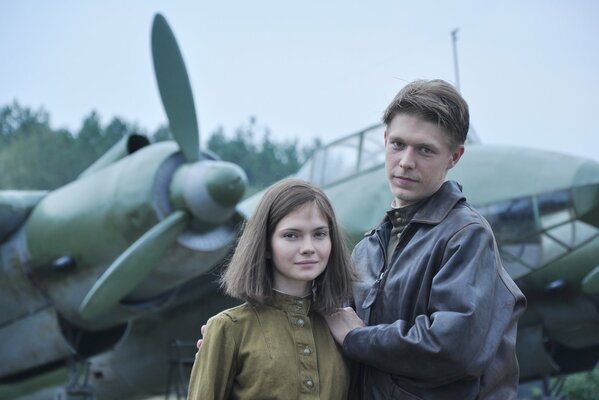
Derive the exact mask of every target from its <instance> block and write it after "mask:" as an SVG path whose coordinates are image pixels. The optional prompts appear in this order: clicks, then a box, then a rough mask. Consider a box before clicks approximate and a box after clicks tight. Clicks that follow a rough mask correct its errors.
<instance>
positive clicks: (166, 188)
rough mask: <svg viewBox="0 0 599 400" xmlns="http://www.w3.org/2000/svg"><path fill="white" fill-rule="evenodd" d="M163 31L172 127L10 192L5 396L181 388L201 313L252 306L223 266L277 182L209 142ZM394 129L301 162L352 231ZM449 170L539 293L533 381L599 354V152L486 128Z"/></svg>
mask: <svg viewBox="0 0 599 400" xmlns="http://www.w3.org/2000/svg"><path fill="white" fill-rule="evenodd" d="M151 41H152V54H153V62H154V69H155V73H156V79H157V83H158V88H159V92H160V96H161V99H162V102H163V105H164V108H165V111H166V114H167V118H168V121H169V125H170V128H171V131H172V133H173V136H174V138H175V140H174V141H169V142H161V143H154V144H151V143H150V142H149V140H148V139H147V138H145V137H143V136H139V135H131V136H127V137H124V138H123V139H122V140H121V141H120V142H118V143H117V144H115V145H114V146H113V147H112V148H111V149H110V150H109V151H108V152H107V153H106V154H105V155H104V156H102V157H101V158H100V159H99V160H97V161H96V162H95V163H94V164H92V165H91V166H90V167H89V168H88V169H87V170H85V171H84V172H83V173H82V174H81V175H80V176H79V177H78V179H76V180H75V181H73V182H71V183H70V184H68V185H66V186H64V187H62V188H60V189H58V190H55V191H51V192H45V191H26V192H22V191H0V310H1V312H0V354H1V362H0V399H21V400H25V399H27V400H35V399H49V398H50V399H92V398H93V399H124V398H127V399H136V398H144V397H148V396H151V395H160V394H162V395H164V394H165V393H168V392H169V391H170V392H174V394H176V395H177V398H183V396H184V393H185V389H186V378H187V375H188V374H189V366H190V365H191V363H192V362H193V355H194V353H195V345H194V343H195V340H196V339H197V338H198V336H199V327H200V325H201V324H202V323H203V322H205V321H206V320H207V319H208V318H209V317H210V316H212V315H214V314H215V313H217V312H218V311H220V310H222V309H224V308H227V307H230V306H232V305H234V304H236V303H237V302H236V301H235V300H233V299H230V298H227V297H225V296H224V295H223V294H222V293H220V291H219V288H218V285H217V283H216V279H217V273H218V270H219V267H221V266H222V265H223V264H224V263H225V262H226V259H227V257H228V256H229V255H230V252H231V251H232V248H233V246H234V243H235V239H236V237H237V235H238V234H239V230H240V229H241V226H242V222H243V221H244V220H245V219H246V218H248V217H249V216H250V215H251V214H252V211H253V209H254V207H255V205H256V203H257V201H258V200H259V198H260V196H261V193H257V194H256V195H254V196H252V197H249V198H247V199H245V200H243V201H241V199H242V197H243V193H244V190H245V187H246V184H247V179H246V176H245V174H244V172H243V171H242V170H241V169H240V168H239V167H238V166H236V165H234V164H232V163H227V162H223V161H220V160H218V159H217V158H216V157H214V155H212V154H210V153H209V152H206V151H201V150H200V146H199V132H198V124H197V117H196V113H195V108H194V102H193V95H192V92H191V87H190V85H189V79H188V76H187V72H186V69H185V65H184V63H183V58H182V56H181V53H180V51H179V48H178V45H177V43H176V40H175V37H174V35H173V33H172V31H171V29H170V27H169V26H168V24H167V22H166V20H165V19H164V17H163V16H161V15H159V14H158V15H156V16H155V18H154V21H153V26H152V35H151ZM383 131H384V127H383V126H382V125H374V126H371V127H369V128H367V129H364V130H361V131H359V132H356V133H354V134H352V135H349V136H347V137H344V138H342V139H339V140H337V141H335V142H333V143H330V144H329V145H327V146H324V147H322V148H320V149H318V150H317V151H316V152H315V153H314V155H313V156H312V157H311V158H310V159H309V160H308V161H307V162H306V163H305V164H304V165H303V167H302V168H301V169H300V171H299V172H298V173H297V175H296V176H297V177H299V178H303V179H306V180H310V181H312V182H314V183H316V184H318V185H320V186H321V187H322V188H323V189H324V190H325V192H326V193H327V195H328V196H329V197H330V199H331V200H332V203H333V205H334V207H335V209H336V212H337V215H338V216H339V218H340V222H341V225H342V226H343V228H344V230H345V233H346V235H347V240H348V242H349V243H350V244H352V245H353V244H355V243H356V242H357V241H358V240H359V239H360V238H361V237H362V234H363V232H365V231H367V230H369V229H371V228H372V227H373V226H374V225H375V224H376V223H377V221H378V220H379V219H380V217H381V215H383V212H384V211H385V210H386V209H387V208H388V206H389V204H390V202H391V194H390V192H389V190H388V188H387V183H386V180H385V176H384V173H383V169H384V166H383V163H384V143H383ZM449 179H455V180H457V181H459V182H460V183H461V184H463V186H464V192H465V194H466V196H467V198H468V200H469V201H470V203H471V204H473V205H474V206H476V207H477V208H478V209H479V210H480V211H481V212H482V213H483V214H484V215H485V217H486V218H487V219H488V220H489V222H490V223H491V225H492V227H493V229H494V232H495V234H496V237H497V241H498V245H499V249H500V252H501V257H502V260H503V262H504V265H505V267H506V269H507V270H508V272H509V273H510V274H511V276H512V277H513V278H514V279H515V281H516V282H517V283H518V285H519V286H520V288H521V289H522V290H523V291H524V293H525V294H526V296H527V298H528V300H529V308H528V310H527V312H526V314H525V315H524V317H523V318H522V320H521V323H520V326H519V331H518V346H517V350H518V357H519V361H520V366H521V379H522V380H523V381H526V380H532V379H539V378H545V377H549V376H552V375H558V374H567V373H570V372H575V371H581V370H586V369H590V368H592V367H594V366H595V364H596V363H597V360H598V359H599V335H598V334H597V332H598V331H599V312H598V306H599V163H597V162H594V161H591V160H586V159H580V158H577V157H572V156H566V155H562V154H556V153H552V152H547V151H540V150H535V149H525V148H519V147H499V146H489V145H483V144H481V143H480V142H479V141H478V140H476V137H475V135H472V138H471V139H470V141H469V143H467V150H466V152H465V154H464V156H463V157H462V160H461V161H460V163H459V164H458V166H457V167H456V168H454V169H453V170H452V171H451V173H450V176H449ZM360 187H368V189H369V190H367V191H366V190H356V188H360ZM186 344H189V345H188V346H186Z"/></svg>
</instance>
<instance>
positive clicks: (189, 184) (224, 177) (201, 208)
mask: <svg viewBox="0 0 599 400" xmlns="http://www.w3.org/2000/svg"><path fill="white" fill-rule="evenodd" d="M246 187H247V177H246V174H245V172H244V171H243V170H242V169H241V168H240V167H239V166H237V165H235V164H232V163H229V162H225V161H211V160H203V161H199V162H196V163H193V164H191V165H184V166H182V167H181V168H180V169H179V171H177V172H176V173H175V176H174V177H173V182H172V184H171V201H172V203H173V205H175V207H184V208H185V209H187V210H188V211H190V212H191V214H193V216H194V217H195V218H197V219H198V220H200V221H202V222H207V223H209V224H220V223H223V222H225V221H227V220H228V219H229V218H230V217H231V216H232V215H233V213H234V212H235V206H236V205H237V203H238V202H239V200H241V198H242V197H243V194H244V193H245V189H246Z"/></svg>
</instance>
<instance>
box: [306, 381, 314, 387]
mask: <svg viewBox="0 0 599 400" xmlns="http://www.w3.org/2000/svg"><path fill="white" fill-rule="evenodd" d="M306 386H308V387H309V388H311V387H313V386H314V382H312V379H308V380H307V381H306Z"/></svg>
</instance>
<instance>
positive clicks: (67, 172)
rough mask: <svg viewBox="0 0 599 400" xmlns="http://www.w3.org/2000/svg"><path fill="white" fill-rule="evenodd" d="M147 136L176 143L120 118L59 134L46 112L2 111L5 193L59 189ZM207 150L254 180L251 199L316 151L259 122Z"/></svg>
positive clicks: (93, 119)
mask: <svg viewBox="0 0 599 400" xmlns="http://www.w3.org/2000/svg"><path fill="white" fill-rule="evenodd" d="M129 134H141V135H145V136H147V137H148V138H149V139H150V141H151V142H157V141H162V140H170V139H172V135H171V132H170V130H169V128H168V126H166V125H165V126H161V127H159V128H158V129H156V131H154V132H148V131H147V130H146V129H144V128H143V127H140V126H138V125H136V124H132V123H130V122H127V121H125V120H123V119H121V118H118V117H114V118H112V120H110V122H109V123H107V124H105V125H103V124H102V123H101V121H100V117H99V115H98V114H97V113H96V112H94V111H92V112H90V114H89V115H87V116H86V117H85V118H84V119H83V121H82V124H81V127H80V128H79V129H78V130H77V131H74V132H71V131H69V130H67V129H53V128H52V127H51V126H50V116H49V114H48V112H47V111H45V110H44V109H43V108H40V109H37V110H34V109H31V108H29V107H25V106H21V105H20V104H19V103H18V102H14V103H12V104H10V105H6V106H3V107H2V108H1V109H0V171H1V172H0V190H7V189H15V190H54V189H57V188H59V187H61V186H63V185H65V184H67V183H69V182H71V181H73V180H74V179H76V178H77V176H78V175H79V174H80V173H81V172H83V171H84V170H85V169H86V168H87V167H88V166H89V165H91V164H92V163H93V162H94V161H95V160H96V159H98V158H99V157H100V156H101V155H102V154H104V153H105V152H106V151H107V150H108V149H109V148H110V147H111V146H112V145H113V144H115V143H116V142H117V141H118V140H119V139H121V138H122V137H123V136H126V135H129ZM206 143H207V148H208V150H210V151H211V152H212V153H214V154H216V155H217V156H218V157H220V158H221V159H222V160H225V161H231V162H234V163H236V164H237V165H239V166H240V167H241V168H243V169H244V170H245V172H246V174H247V175H248V180H249V184H250V187H249V189H248V191H247V193H248V194H251V193H254V192H256V191H258V190H260V189H262V188H264V187H266V186H268V185H269V184H271V183H273V182H275V181H277V180H279V179H281V178H284V177H286V176H288V175H291V174H293V173H295V172H296V171H297V170H298V169H299V167H300V166H301V164H302V163H303V161H304V160H305V159H306V158H307V157H308V156H309V155H310V153H311V152H312V151H313V149H314V148H315V147H317V146H319V142H314V144H313V145H311V146H304V147H302V148H298V145H297V141H275V140H273V139H272V137H271V133H270V130H269V129H268V128H267V127H263V126H260V125H259V124H258V123H257V121H256V119H255V118H254V117H251V118H249V121H248V123H247V124H244V125H242V126H240V127H238V128H237V129H235V131H234V133H233V134H232V135H227V134H226V133H225V131H224V129H223V128H222V127H220V128H218V129H216V130H215V131H214V132H212V133H211V134H210V135H209V136H208V140H207V141H206Z"/></svg>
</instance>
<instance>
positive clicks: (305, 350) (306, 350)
mask: <svg viewBox="0 0 599 400" xmlns="http://www.w3.org/2000/svg"><path fill="white" fill-rule="evenodd" d="M304 354H305V355H307V356H309V355H310V354H312V351H311V350H310V348H309V347H308V346H306V347H304Z"/></svg>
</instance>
